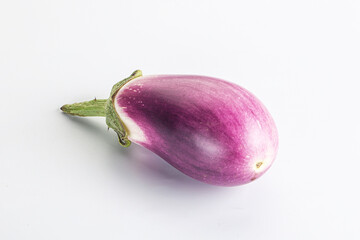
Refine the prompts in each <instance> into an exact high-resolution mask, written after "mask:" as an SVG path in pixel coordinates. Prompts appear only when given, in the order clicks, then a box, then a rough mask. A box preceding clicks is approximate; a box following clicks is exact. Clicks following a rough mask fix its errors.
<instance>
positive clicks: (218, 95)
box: [114, 75, 278, 186]
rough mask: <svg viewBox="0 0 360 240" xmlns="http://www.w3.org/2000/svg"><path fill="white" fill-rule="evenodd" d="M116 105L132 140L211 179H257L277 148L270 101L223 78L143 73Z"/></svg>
mask: <svg viewBox="0 0 360 240" xmlns="http://www.w3.org/2000/svg"><path fill="white" fill-rule="evenodd" d="M114 104H115V109H116V112H117V113H118V115H119V117H120V119H121V120H122V122H123V124H124V125H125V129H126V131H127V133H128V138H129V140H131V141H132V142H134V143H137V144H139V145H142V146H144V147H146V148H148V149H149V150H151V151H152V152H154V153H156V154H157V155H159V156H160V157H161V158H163V159H164V160H165V161H167V162H168V163H169V164H171V165H172V166H174V167H175V168H177V169H178V170H180V171H181V172H183V173H184V174H186V175H188V176H190V177H192V178H195V179H197V180H199V181H202V182H205V183H208V184H213V185H221V186H235V185H241V184H245V183H248V182H251V181H253V180H255V179H256V178H258V177H260V176H261V175H262V174H263V173H264V172H266V171H267V170H268V168H269V167H270V166H271V164H272V163H273V161H274V159H275V156H276V153H277V149H278V133H277V129H276V126H275V123H274V121H273V119H272V117H271V115H270V113H269V112H268V110H267V109H266V108H265V106H264V105H263V104H262V103H261V102H260V101H259V100H258V99H257V98H256V97H255V96H254V95H253V94H252V93H250V92H249V91H247V90H245V89H244V88H242V87H240V86H238V85H236V84H232V83H230V82H226V81H224V80H221V79H217V78H211V77H204V76H192V75H157V76H144V77H138V78H135V79H133V80H131V81H130V82H128V83H126V84H125V86H123V87H122V88H121V89H120V90H119V91H118V92H117V94H116V95H115V97H114Z"/></svg>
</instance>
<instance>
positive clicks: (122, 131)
mask: <svg viewBox="0 0 360 240" xmlns="http://www.w3.org/2000/svg"><path fill="white" fill-rule="evenodd" d="M141 76H142V72H141V71H140V70H136V71H135V72H133V73H132V74H131V75H130V77H128V78H125V79H124V80H122V81H120V82H118V83H116V84H115V85H114V86H113V87H112V89H111V93H110V97H109V98H108V99H94V100H91V101H87V102H81V103H74V104H66V105H64V106H62V107H61V108H60V109H61V110H62V111H63V112H64V113H66V114H70V115H75V116H80V117H106V124H107V125H108V127H109V128H112V129H113V130H114V131H115V132H116V134H117V135H118V139H119V143H120V145H122V146H124V147H128V146H130V144H131V142H130V140H129V139H128V138H127V132H126V127H125V125H124V124H123V122H122V121H121V119H120V116H119V115H118V114H117V112H116V110H115V105H114V98H115V96H116V93H117V92H118V91H119V90H120V89H121V88H122V87H123V86H124V85H125V84H126V83H128V82H129V81H131V80H133V79H134V78H137V77H141Z"/></svg>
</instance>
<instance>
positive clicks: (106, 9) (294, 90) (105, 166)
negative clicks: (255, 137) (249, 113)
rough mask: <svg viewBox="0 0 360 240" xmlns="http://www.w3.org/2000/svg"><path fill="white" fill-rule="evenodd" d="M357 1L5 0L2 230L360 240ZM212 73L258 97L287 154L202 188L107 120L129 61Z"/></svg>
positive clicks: (1, 12) (0, 20)
mask: <svg viewBox="0 0 360 240" xmlns="http://www.w3.org/2000/svg"><path fill="white" fill-rule="evenodd" d="M359 16H360V2H359V1H347V0H341V1H340V0H339V1H321V0H305V1H286V0H283V1H279V0H274V1H220V0H219V1H194V0H191V1H190V0H181V1H155V0H152V1H134V0H132V1H110V0H102V1H99V0H91V1H84V0H64V1H54V0H51V1H45V0H43V1H41V0H33V1H25V0H23V1H21V0H12V1H5V0H2V1H1V2H0V81H1V85H0V93H1V100H0V112H1V118H0V126H1V135H0V136H1V138H0V239H2V240H10V239H11V240H12V239H16V240H18V239H36V240H42V239H66V240H69V239H87V240H90V239H126V240H127V239H129V240H132V239H267V240H268V239H360V229H359V226H358V225H359V221H360V220H359V218H360V205H359V202H360V196H359V186H358V184H359V182H360V176H359V174H358V171H359V167H360V163H359V161H360V140H359V139H360V138H359V135H360V127H359V123H360V113H359V111H360V110H359V104H360V97H359V86H360V85H359V84H358V83H359V81H360V70H359V66H360V57H359V56H360V44H359V43H360V17H359ZM135 69H141V70H142V71H143V73H144V75H149V74H200V75H208V76H213V77H219V78H223V79H226V80H228V81H231V82H235V83H237V84H239V85H241V86H243V87H245V88H247V89H248V90H250V91H251V92H253V93H254V94H255V95H256V96H257V97H259V98H260V99H261V100H262V102H263V103H264V104H265V105H266V106H267V108H268V109H269V111H270V112H271V113H272V115H273V117H274V119H275V121H276V124H277V127H278V130H279V137H280V148H279V153H278V157H277V159H276V161H275V163H274V165H273V166H272V168H271V169H270V170H269V171H268V172H267V173H266V174H265V175H264V176H263V177H261V178H260V179H259V180H256V181H255V182H253V183H250V184H248V185H245V186H240V187H232V188H223V187H215V186H210V185H206V184H203V183H200V182H197V181H195V180H192V179H190V178H189V177H187V176H185V175H183V174H182V173H180V172H178V171H177V170H175V169H174V168H172V167H171V166H169V165H168V164H167V163H166V162H164V161H163V160H161V159H160V158H159V157H157V156H156V155H154V154H152V153H151V152H149V151H147V150H146V149H144V148H142V147H140V146H136V145H135V144H133V145H132V146H131V147H130V148H128V149H123V148H121V147H120V146H119V144H118V143H117V139H116V136H115V134H114V133H113V132H112V131H107V127H106V124H105V122H104V119H101V118H90V119H80V118H72V117H67V116H65V115H64V114H62V113H61V112H60V110H59V107H60V106H61V105H63V104H65V103H73V102H78V101H85V100H90V99H92V98H94V97H97V98H107V97H108V95H109V92H110V89H111V87H112V85H113V84H114V83H115V82H117V81H119V80H121V79H123V78H124V77H127V76H128V75H129V74H130V73H131V72H132V71H133V70H135Z"/></svg>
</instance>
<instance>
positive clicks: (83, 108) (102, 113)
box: [60, 98, 108, 117]
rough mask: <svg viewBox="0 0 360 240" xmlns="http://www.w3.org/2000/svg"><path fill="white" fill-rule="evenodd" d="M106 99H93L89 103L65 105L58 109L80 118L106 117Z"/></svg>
mask: <svg viewBox="0 0 360 240" xmlns="http://www.w3.org/2000/svg"><path fill="white" fill-rule="evenodd" d="M107 101H108V100H107V99H96V98H95V99H94V100H91V101H86V102H80V103H73V104H65V105H64V106H62V107H61V108H60V109H61V110H62V111H63V112H64V113H66V114H70V115H75V116H80V117H106V103H107Z"/></svg>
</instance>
